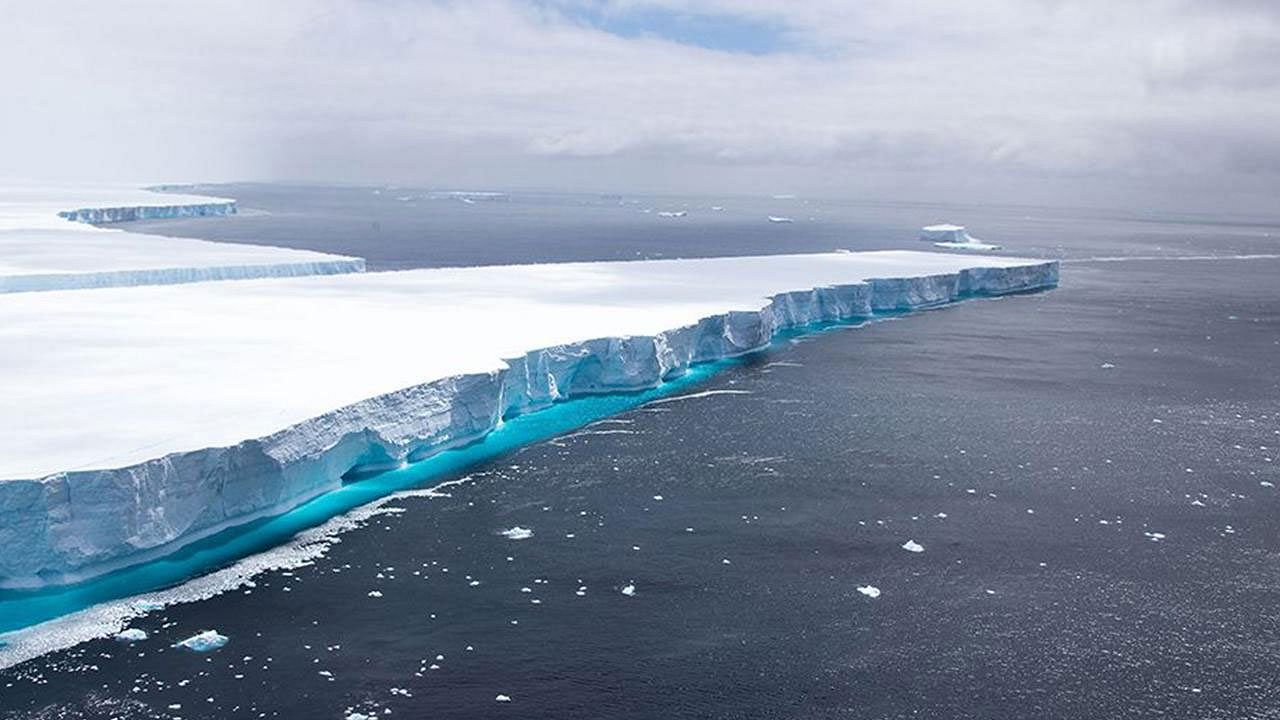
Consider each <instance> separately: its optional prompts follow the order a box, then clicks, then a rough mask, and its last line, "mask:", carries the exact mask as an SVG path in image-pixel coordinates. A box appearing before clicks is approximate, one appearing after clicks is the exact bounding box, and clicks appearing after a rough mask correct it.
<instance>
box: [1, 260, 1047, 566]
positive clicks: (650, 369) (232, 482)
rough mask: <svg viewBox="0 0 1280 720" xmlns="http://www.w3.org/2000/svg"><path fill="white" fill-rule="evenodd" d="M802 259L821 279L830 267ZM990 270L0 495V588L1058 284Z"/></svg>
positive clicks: (519, 359)
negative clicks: (811, 347) (722, 375)
mask: <svg viewBox="0 0 1280 720" xmlns="http://www.w3.org/2000/svg"><path fill="white" fill-rule="evenodd" d="M867 255H875V254H874V253H872V254H867ZM884 255H893V253H888V254H884ZM901 255H918V254H914V253H906V254H901ZM796 257H799V256H791V257H790V258H784V259H790V260H794V259H795V258H796ZM813 257H814V258H815V260H814V262H815V263H817V262H820V261H830V262H836V260H835V259H833V258H839V257H840V256H813ZM784 259H780V260H779V261H778V262H779V263H781V262H782V261H783V260H784ZM739 260H754V259H739ZM760 260H763V259H760ZM1000 260H1001V263H1000V264H999V265H993V266H989V267H988V266H984V267H966V268H962V269H960V270H958V271H956V272H945V273H933V274H923V275H916V276H902V277H884V278H876V277H866V278H864V279H862V280H859V281H856V282H849V283H842V284H831V285H821V286H817V287H813V288H811V289H808V290H795V291H786V292H780V293H776V294H773V295H772V296H770V297H768V300H767V302H765V303H764V304H763V306H760V307H758V308H757V309H755V310H728V311H725V312H718V313H713V314H708V315H705V316H703V317H701V319H699V320H697V321H696V322H694V323H691V324H684V325H680V326H677V327H672V328H670V329H667V330H664V331H661V332H657V333H655V334H646V335H628V336H618V337H601V338H596V339H588V340H582V341H576V342H569V343H564V344H556V345H552V346H547V347H543V348H540V349H536V350H532V351H529V352H526V353H523V354H520V355H517V356H515V357H511V358H508V359H507V360H506V361H505V363H504V366H503V367H500V368H498V369H496V370H493V371H488V372H477V373H465V374H460V375H452V376H449V377H444V378H441V379H438V380H433V381H430V382H425V383H421V384H416V385H411V386H408V387H404V388H403V389H399V390H395V391H393V392H387V393H382V394H378V395H376V396H373V397H369V398H368V399H366V400H361V401H359V402H355V403H353V404H349V405H345V406H343V407H340V408H338V409H335V410H332V411H330V412H325V413H323V414H320V415H317V416H314V417H311V418H310V419H307V420H304V421H302V422H298V423H295V424H292V425H289V426H288V427H285V428H284V429H281V430H278V431H276V432H272V433H270V434H267V435H265V436H261V437H257V438H254V439H250V440H245V441H243V442H239V443H236V444H233V445H230V446H226V447H209V448H204V449H197V450H190V451H182V452H172V453H169V454H166V455H164V456H163V457H158V458H156V459H151V460H147V461H144V462H138V463H134V464H129V465H127V466H124V467H118V468H112V469H102V470H82V471H69V472H58V473H54V474H51V475H47V476H44V477H38V478H32V479H25V480H9V481H0V546H3V547H5V548H6V552H5V553H3V554H2V555H0V586H6V587H37V586H46V585H56V584H64V583H69V582H75V581H78V580H81V579H85V578H88V577H92V576H95V575H98V574H102V573H104V572H108V571H110V570H112V569H116V568H119V567H122V566H127V565H131V564H135V563H138V562H144V561H146V560H148V559H151V558H154V557H157V556H162V555H164V554H168V553H170V552H173V551H174V550H176V549H178V548H179V547H181V546H182V545H184V544H186V543H189V542H192V541H194V540H196V539H198V538H201V537H206V536H208V535H211V534H213V533H216V532H218V531H219V530H222V529H224V528H227V527H230V526H234V525H238V524H242V523H245V522H248V521H250V520H252V519H254V518H258V517H262V516H266V515H271V514H276V513H280V512H284V511H287V510H289V509H290V508H293V507H296V506H298V505H300V504H302V503H304V502H306V501H307V500H309V499H311V498H313V497H316V496H317V495H319V494H322V493H324V492H328V491H330V490H332V489H335V488H337V487H339V486H340V484H341V482H342V480H341V478H342V477H343V475H344V474H346V473H348V472H350V471H352V470H359V469H360V468H364V467H385V466H389V465H394V464H396V463H398V462H401V461H416V460H421V459H424V458H427V457H430V456H431V455H434V454H436V453H438V452H441V451H442V450H445V449H447V448H451V447H457V446H460V445H463V444H466V443H469V442H471V441H474V440H477V439H479V438H481V437H483V436H484V435H485V434H487V433H488V432H490V431H491V430H492V429H494V428H495V427H496V426H497V424H498V423H499V422H500V421H501V419H502V418H503V417H507V416H510V415H512V414H514V413H528V412H533V411H536V410H538V409H540V408H544V407H547V406H548V405H550V404H552V403H554V402H556V401H559V400H564V399H567V398H572V397H577V396H583V395H589V394H593V393H606V392H616V391H631V390H640V389H645V388H650V387H654V386H657V385H659V384H661V383H662V382H663V381H664V380H667V379H670V378H673V377H676V376H678V375H680V374H682V373H684V372H685V371H686V370H687V369H688V368H689V367H690V366H692V365H694V364H697V363H703V362H710V361H714V360H718V359H721V358H726V357H731V356H735V355H740V354H743V353H746V352H750V351H753V350H756V349H759V348H762V347H764V346H766V345H767V344H768V343H769V342H770V340H771V339H772V338H773V337H774V335H775V334H777V333H778V332H780V331H782V330H786V329H793V328H801V327H804V326H808V325H814V324H819V323H831V322H842V321H850V320H857V319H860V318H870V317H874V316H876V315H879V314H884V313H890V312H900V311H907V310H913V309H918V308H925V307H935V306H939V305H943V304H946V303H950V302H954V301H957V300H962V299H965V298H970V297H983V296H998V295H1007V294H1011V293H1024V292H1031V291H1035V290H1041V289H1045V288H1051V287H1055V286H1056V285H1057V283H1058V263H1057V262H1056V261H1048V262H1044V261H1021V262H1019V261H1011V260H1008V259H1000ZM694 262H695V264H696V263H697V262H698V261H694ZM702 262H707V261H702ZM713 262H714V261H713ZM619 265H626V264H619ZM636 265H644V264H636ZM651 265H652V264H651ZM517 269H518V268H517ZM437 272H438V271H437ZM392 275H395V274H388V275H387V277H388V278H390V277H391V276H392ZM364 277H372V276H364Z"/></svg>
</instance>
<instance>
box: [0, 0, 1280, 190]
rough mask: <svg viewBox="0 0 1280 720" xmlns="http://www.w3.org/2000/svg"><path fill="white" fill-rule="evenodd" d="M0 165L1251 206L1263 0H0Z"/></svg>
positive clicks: (1276, 110)
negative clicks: (0, 95) (0, 103)
mask: <svg viewBox="0 0 1280 720" xmlns="http://www.w3.org/2000/svg"><path fill="white" fill-rule="evenodd" d="M0 5H2V6H3V13H2V16H3V18H4V22H3V23H0V84H2V85H0V86H2V87H3V88H4V94H5V95H6V96H7V97H6V102H5V103H4V107H3V111H0V177H5V178H7V179H9V180H19V181H25V180H32V181H42V182H47V181H76V182H80V181H111V182H207V181H237V180H246V181H255V180H277V181H307V182H330V183H359V184H400V185H415V186H424V187H436V188H445V187H448V188H468V189H484V188H516V187H538V188H547V189H570V190H585V191H601V192H669V193H680V194H683V193H699V194H732V193H753V194H778V193H799V194H808V195H816V196H825V197H847V198H855V199H856V198H867V199H877V200H903V201H956V202H984V203H1012V204H1061V205H1086V206H1102V207H1121V206H1123V207H1133V206H1138V207H1142V208H1153V209H1162V208H1163V209H1180V210H1196V211H1220V210H1229V211H1239V212H1258V213H1263V212H1267V211H1269V210H1271V209H1273V207H1274V206H1275V204H1276V203H1275V198H1276V196H1277V191H1280V42H1277V41H1276V38H1277V37H1280V2H1276V1H1274V0H1123V1H1120V0H966V1H965V2H956V1H954V0H861V1H859V0H844V1H840V0H701V1H700V2H694V1H693V0H469V1H466V2H462V1H457V2H450V1H446V0H440V1H431V0H416V1H412V2H411V1H409V0H271V1H270V2H262V1H261V0H252V1H249V0H219V1H217V2H204V1H203V0H184V2H182V3H173V2H168V1H161V0H120V1H118V2H101V1H95V2H87V1H86V2H76V1H72V0H0Z"/></svg>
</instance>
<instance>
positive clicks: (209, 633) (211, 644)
mask: <svg viewBox="0 0 1280 720" xmlns="http://www.w3.org/2000/svg"><path fill="white" fill-rule="evenodd" d="M226 644H227V636H226V635H221V634H219V633H218V631H217V630H205V631H204V632H202V633H197V634H195V635H192V636H191V637H189V638H187V639H186V640H183V641H182V642H179V643H175V644H174V647H181V648H186V649H188V650H194V651H195V652H209V651H210V650H217V649H218V648H220V647H222V646H223V645H226Z"/></svg>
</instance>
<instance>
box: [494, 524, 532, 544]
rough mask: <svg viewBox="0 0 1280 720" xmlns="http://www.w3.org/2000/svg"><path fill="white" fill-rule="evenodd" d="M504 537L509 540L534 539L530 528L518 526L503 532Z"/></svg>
mask: <svg viewBox="0 0 1280 720" xmlns="http://www.w3.org/2000/svg"><path fill="white" fill-rule="evenodd" d="M502 537H504V538H506V539H508V540H528V539H529V538H531V537H533V531H532V530H530V529H529V528H523V527H520V526H519V525H517V526H515V527H513V528H511V529H510V530H503V531H502Z"/></svg>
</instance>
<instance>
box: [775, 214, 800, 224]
mask: <svg viewBox="0 0 1280 720" xmlns="http://www.w3.org/2000/svg"><path fill="white" fill-rule="evenodd" d="M768 218H769V222H771V223H793V222H795V220H792V219H791V218H789V217H782V216H780V215H769V216H768Z"/></svg>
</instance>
